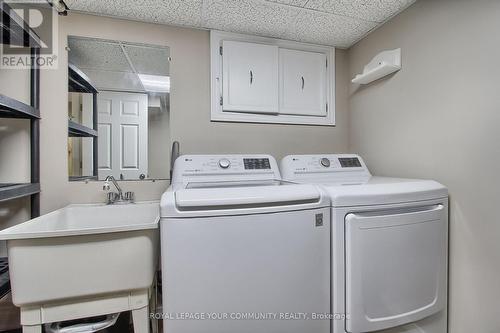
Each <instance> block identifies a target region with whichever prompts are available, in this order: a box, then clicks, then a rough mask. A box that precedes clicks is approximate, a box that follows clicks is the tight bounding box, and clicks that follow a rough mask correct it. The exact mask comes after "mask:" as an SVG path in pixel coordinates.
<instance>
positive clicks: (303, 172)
mask: <svg viewBox="0 0 500 333" xmlns="http://www.w3.org/2000/svg"><path fill="white" fill-rule="evenodd" d="M280 169H281V173H282V177H283V179H284V180H290V181H293V182H296V183H309V184H319V185H321V186H322V187H323V188H324V189H325V190H326V191H327V192H328V194H329V196H330V198H331V202H332V213H331V217H332V311H333V320H332V327H333V333H344V332H350V333H361V332H373V331H379V330H381V332H387V333H388V332H391V333H403V332H404V333H409V332H411V333H445V332H446V331H447V318H446V317H447V315H446V312H447V258H448V191H447V189H446V188H445V187H444V186H443V185H441V184H439V183H437V182H435V181H432V180H416V179H397V178H387V177H373V176H372V175H371V174H370V172H369V170H368V168H367V167H366V165H365V163H364V162H363V160H362V159H361V157H359V156H357V155H345V154H344V155H293V156H287V157H285V158H284V159H283V160H282V161H281V168H280Z"/></svg>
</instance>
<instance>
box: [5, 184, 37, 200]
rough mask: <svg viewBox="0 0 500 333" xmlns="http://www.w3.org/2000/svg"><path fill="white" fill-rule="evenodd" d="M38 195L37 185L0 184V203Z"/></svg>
mask: <svg viewBox="0 0 500 333" xmlns="http://www.w3.org/2000/svg"><path fill="white" fill-rule="evenodd" d="M36 193H40V184H39V183H25V184H0V201H7V200H12V199H17V198H22V197H27V196H30V195H32V194H36Z"/></svg>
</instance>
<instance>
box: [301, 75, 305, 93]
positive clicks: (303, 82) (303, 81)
mask: <svg viewBox="0 0 500 333" xmlns="http://www.w3.org/2000/svg"><path fill="white" fill-rule="evenodd" d="M301 79H302V90H304V84H305V83H306V81H305V80H304V77H303V76H302V77H301Z"/></svg>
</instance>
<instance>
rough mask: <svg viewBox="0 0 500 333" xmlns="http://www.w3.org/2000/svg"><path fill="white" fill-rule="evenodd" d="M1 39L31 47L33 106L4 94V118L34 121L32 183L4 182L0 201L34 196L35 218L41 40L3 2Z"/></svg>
mask: <svg viewBox="0 0 500 333" xmlns="http://www.w3.org/2000/svg"><path fill="white" fill-rule="evenodd" d="M0 15H1V21H0V27H1V29H2V34H1V35H2V37H1V42H2V44H4V45H11V46H14V45H15V46H21V47H25V48H29V49H30V50H31V57H32V64H31V69H30V105H28V104H26V103H23V102H21V101H18V100H16V99H13V98H11V97H8V96H5V95H2V94H0V118H20V119H28V120H29V121H30V137H31V138H30V151H31V153H30V157H31V162H30V167H31V177H30V178H31V179H30V182H29V183H8V184H0V201H8V200H13V199H17V198H22V197H28V196H29V197H30V198H31V217H32V218H33V217H37V216H39V215H40V108H39V106H40V68H39V67H38V65H37V62H36V61H35V59H36V58H37V57H38V55H39V51H40V46H41V41H40V38H39V37H38V35H37V34H36V33H35V32H34V31H33V30H31V29H30V28H29V27H28V25H27V24H26V23H25V22H24V20H23V19H22V18H21V17H20V16H18V15H17V14H16V13H15V12H14V11H13V10H11V8H10V7H9V5H8V4H6V3H5V2H3V1H1V2H0Z"/></svg>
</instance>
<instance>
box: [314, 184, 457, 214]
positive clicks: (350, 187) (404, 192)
mask: <svg viewBox="0 0 500 333" xmlns="http://www.w3.org/2000/svg"><path fill="white" fill-rule="evenodd" d="M322 185H323V186H324V187H325V189H326V191H327V192H328V194H329V196H330V198H331V201H332V206H333V207H347V206H370V205H385V204H397V203H404V202H414V201H424V200H434V199H439V198H446V197H447V196H448V190H447V188H446V187H444V186H443V185H442V184H440V183H438V182H436V181H433V180H421V179H404V178H389V177H371V178H370V179H369V180H368V181H366V182H363V183H322Z"/></svg>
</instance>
